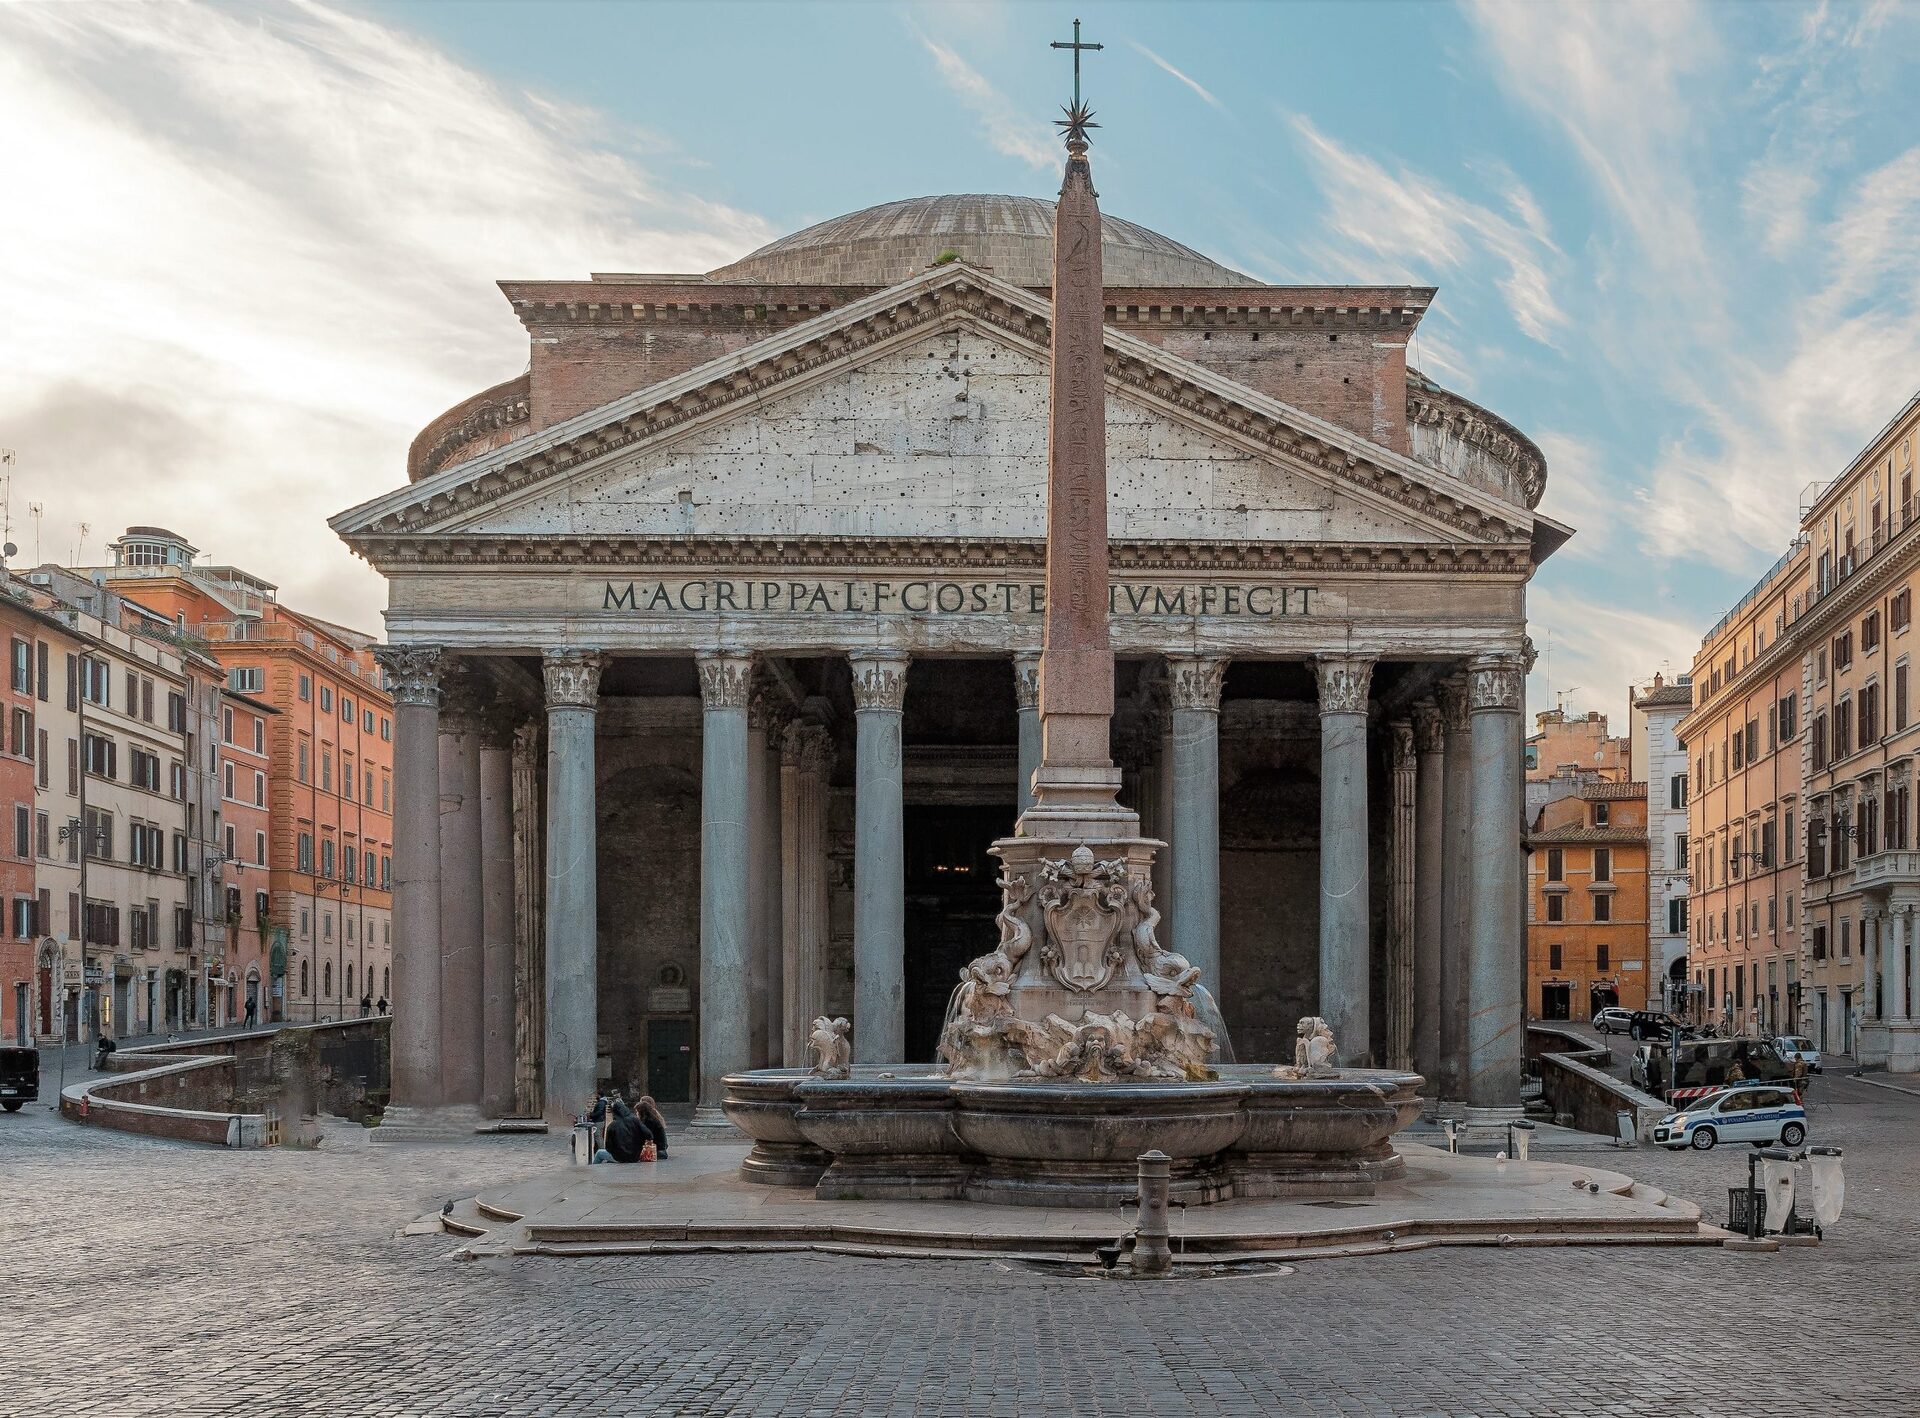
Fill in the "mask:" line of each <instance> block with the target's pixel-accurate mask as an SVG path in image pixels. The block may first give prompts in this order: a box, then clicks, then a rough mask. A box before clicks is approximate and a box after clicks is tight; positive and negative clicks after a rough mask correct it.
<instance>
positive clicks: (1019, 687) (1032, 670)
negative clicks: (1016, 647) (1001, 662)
mask: <svg viewBox="0 0 1920 1418" xmlns="http://www.w3.org/2000/svg"><path fill="white" fill-rule="evenodd" d="M1013 698H1014V702H1015V703H1016V704H1018V705H1019V706H1020V708H1022V709H1038V708H1039V707H1040V652H1039V651H1038V650H1022V651H1021V652H1020V653H1019V654H1017V655H1015V656H1014V657H1013Z"/></svg>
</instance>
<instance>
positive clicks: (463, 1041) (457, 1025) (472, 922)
mask: <svg viewBox="0 0 1920 1418" xmlns="http://www.w3.org/2000/svg"><path fill="white" fill-rule="evenodd" d="M481 907H482V888H481V863H480V706H479V695H478V692H477V691H476V689H475V688H474V686H473V684H472V682H471V681H470V680H469V679H466V678H464V677H463V678H461V679H459V680H456V681H454V682H453V685H452V687H450V689H449V692H448V694H447V699H446V703H445V704H444V705H443V706H442V708H441V711H440V1096H441V1099H442V1101H444V1102H446V1103H448V1104H453V1105H457V1106H460V1107H478V1106H479V1104H480V1091H481V1077H480V1070H481V1058H482V1053H483V1042H482V1041H483V1034H484V1025H483V1023H482V1015H483V1014H484V1012H485V1007H486V981H485V976H484V974H483V971H484V957H485V951H484V948H483V945H482V936H481V933H482V921H481Z"/></svg>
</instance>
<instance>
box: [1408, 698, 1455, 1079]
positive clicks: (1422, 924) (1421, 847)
mask: <svg viewBox="0 0 1920 1418" xmlns="http://www.w3.org/2000/svg"><path fill="white" fill-rule="evenodd" d="M1413 744H1414V752H1415V754H1416V755H1417V758H1418V763H1417V765H1416V767H1415V770H1414V776H1415V782H1414V794H1413V796H1414V820H1415V826H1414V853H1413V855H1414V866H1413V880H1414V888H1413V896H1414V922H1413V998H1414V1009H1413V1066H1414V1069H1415V1070H1416V1071H1417V1072H1419V1073H1421V1074H1422V1075H1424V1076H1425V1077H1426V1079H1427V1092H1428V1094H1429V1095H1431V1094H1433V1092H1434V1091H1435V1089H1436V1088H1437V1087H1438V1083H1439V1077H1440V1069H1441V1064H1440V1018H1441V1003H1440V1002H1441V991H1440V956H1441V948H1442V947H1441V939H1442V936H1443V934H1444V930H1443V922H1444V921H1445V919H1446V914H1445V900H1444V897H1443V891H1442V887H1441V875H1442V867H1441V852H1442V844H1443V843H1444V842H1445V840H1446V823H1447V818H1446V804H1445V801H1444V794H1445V792H1446V764H1447V759H1446V736H1445V734H1444V733H1443V732H1442V724H1441V718H1440V710H1439V707H1438V706H1437V705H1435V704H1433V703H1431V702H1429V701H1427V700H1422V701H1421V702H1420V703H1418V704H1416V705H1414V709H1413Z"/></svg>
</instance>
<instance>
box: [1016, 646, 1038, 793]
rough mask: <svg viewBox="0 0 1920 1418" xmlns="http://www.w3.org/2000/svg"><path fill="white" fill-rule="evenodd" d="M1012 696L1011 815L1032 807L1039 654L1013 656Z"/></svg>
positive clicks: (1027, 652) (1036, 737)
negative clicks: (1015, 743)
mask: <svg viewBox="0 0 1920 1418" xmlns="http://www.w3.org/2000/svg"><path fill="white" fill-rule="evenodd" d="M1013 697H1014V702H1015V703H1016V704H1017V705H1018V706H1019V711H1020V769H1019V772H1020V781H1019V783H1018V785H1017V788H1016V792H1015V796H1014V803H1015V812H1014V816H1015V817H1019V816H1020V815H1021V814H1023V813H1025V812H1026V810H1027V809H1028V808H1030V807H1032V806H1033V774H1034V770H1035V769H1037V768H1039V766H1040V652H1039V651H1037V650H1022V651H1021V652H1020V653H1019V654H1017V655H1015V656H1014V657H1013Z"/></svg>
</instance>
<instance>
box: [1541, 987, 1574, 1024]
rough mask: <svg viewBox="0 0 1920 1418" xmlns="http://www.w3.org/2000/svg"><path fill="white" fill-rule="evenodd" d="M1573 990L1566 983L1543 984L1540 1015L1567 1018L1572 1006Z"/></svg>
mask: <svg viewBox="0 0 1920 1418" xmlns="http://www.w3.org/2000/svg"><path fill="white" fill-rule="evenodd" d="M1572 993H1573V992H1572V990H1571V989H1570V988H1569V987H1568V986H1566V985H1542V986H1541V987H1540V1017H1541V1018H1542V1019H1566V1018H1568V1017H1569V1016H1568V1010H1569V1009H1571V1008H1572V999H1571V996H1572Z"/></svg>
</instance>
